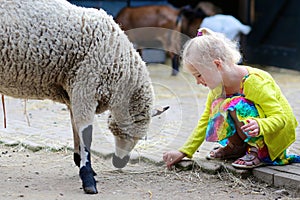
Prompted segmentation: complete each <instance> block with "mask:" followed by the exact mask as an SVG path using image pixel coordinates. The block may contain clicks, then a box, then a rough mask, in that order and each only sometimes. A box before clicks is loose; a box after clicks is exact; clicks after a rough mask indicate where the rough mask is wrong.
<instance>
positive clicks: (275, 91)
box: [163, 28, 300, 168]
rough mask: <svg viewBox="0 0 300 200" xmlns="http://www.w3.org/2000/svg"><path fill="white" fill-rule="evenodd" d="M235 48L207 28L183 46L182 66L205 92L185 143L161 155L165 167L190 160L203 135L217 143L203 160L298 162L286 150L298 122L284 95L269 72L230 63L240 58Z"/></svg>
mask: <svg viewBox="0 0 300 200" xmlns="http://www.w3.org/2000/svg"><path fill="white" fill-rule="evenodd" d="M237 46H238V45H237V44H236V43H235V42H232V41H230V40H229V39H227V38H226V37H225V36H224V35H223V34H221V33H216V32H213V31H211V30H209V29H207V28H201V29H199V32H198V36H197V37H195V38H193V39H191V40H190V41H189V42H187V44H186V45H185V48H184V51H183V65H184V67H185V68H186V69H187V70H188V71H189V72H190V73H191V74H192V75H193V76H194V77H195V79H196V81H197V84H201V85H204V86H205V87H208V88H209V89H210V91H209V94H208V97H207V101H206V107H205V110H204V112H203V114H202V116H201V118H200V120H199V122H198V125H197V127H196V128H195V129H194V131H193V133H192V134H191V135H190V136H189V138H188V139H187V141H186V142H185V144H184V145H183V146H182V147H181V148H180V149H179V150H178V151H170V152H166V153H164V155H163V159H164V161H165V162H166V164H167V167H168V168H170V167H171V166H172V165H173V164H175V163H177V162H179V161H180V160H182V158H184V157H188V158H191V157H192V155H193V154H194V153H195V151H196V150H197V149H198V148H199V146H200V145H201V144H202V142H203V141H204V139H206V141H211V142H219V143H220V144H222V145H223V147H219V148H216V149H213V150H212V151H211V152H210V153H209V154H208V155H207V158H208V159H236V160H235V161H234V162H233V163H232V165H233V166H234V167H238V168H254V167H257V166H260V165H263V164H268V165H284V164H288V163H291V162H300V156H297V155H287V154H286V149H287V148H288V147H289V146H290V145H291V144H292V143H293V142H294V141H295V138H296V137H295V136H296V132H295V129H296V127H297V125H298V123H297V121H296V118H295V116H294V114H293V111H292V109H291V107H290V105H289V103H288V101H287V99H286V98H285V97H284V95H283V94H282V92H281V90H280V88H279V86H278V85H277V84H276V83H275V81H274V79H273V78H272V77H271V75H270V74H269V73H267V72H265V71H263V70H260V69H257V68H252V67H249V66H243V65H237V64H236V63H238V62H239V60H240V59H241V54H240V52H239V51H238V47H237Z"/></svg>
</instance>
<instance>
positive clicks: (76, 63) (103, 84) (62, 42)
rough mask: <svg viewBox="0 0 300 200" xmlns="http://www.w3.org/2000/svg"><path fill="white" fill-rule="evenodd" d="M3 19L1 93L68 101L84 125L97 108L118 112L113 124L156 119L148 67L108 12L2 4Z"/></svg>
mask: <svg viewBox="0 0 300 200" xmlns="http://www.w3.org/2000/svg"><path fill="white" fill-rule="evenodd" d="M0 20H1V23H0V93H2V94H5V95H9V96H12V97H16V98H25V99H51V100H54V101H57V102H61V103H65V104H66V105H67V106H68V107H69V108H70V109H71V110H72V112H73V115H75V117H77V118H76V119H75V121H76V122H78V123H79V125H80V123H82V124H84V123H86V121H89V120H90V119H89V118H88V117H86V116H89V114H90V113H89V112H90V111H91V110H93V109H92V108H93V107H94V106H95V105H96V107H97V109H96V112H97V113H101V112H103V111H105V110H107V109H109V110H111V112H112V116H113V119H114V123H120V124H128V123H131V122H132V120H134V119H133V118H134V116H136V115H138V114H140V113H143V115H144V117H145V118H146V119H147V120H150V119H149V118H150V117H149V116H150V114H151V110H150V109H151V107H152V99H153V91H152V86H151V80H150V78H149V73H148V71H147V68H146V65H145V63H144V62H143V61H142V59H141V57H140V55H139V54H138V53H137V52H136V51H135V49H134V48H133V45H132V44H131V43H130V41H129V40H128V38H127V36H126V35H125V34H124V32H123V31H122V30H121V29H120V27H119V26H118V25H117V24H116V23H115V22H114V20H113V18H112V17H111V16H110V15H108V14H107V13H106V12H105V11H104V10H101V9H100V10H98V9H92V8H82V7H78V6H75V5H72V4H70V3H69V2H67V1H65V0H38V1H37V0H2V1H1V4H0ZM82 102H84V104H85V106H79V105H82ZM80 113H81V114H80ZM79 125H78V126H79ZM112 129H113V128H112ZM125 130H128V128H126V129H125V128H124V129H123V131H125ZM144 131H145V130H137V131H136V132H137V133H136V134H135V133H133V132H131V133H132V134H133V136H138V137H140V136H141V135H139V134H143V133H144ZM138 132H141V133H138ZM114 134H118V133H117V132H114Z"/></svg>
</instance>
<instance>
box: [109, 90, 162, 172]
mask: <svg viewBox="0 0 300 200" xmlns="http://www.w3.org/2000/svg"><path fill="white" fill-rule="evenodd" d="M146 89H148V91H147V92H145V88H140V89H139V90H136V91H135V92H134V93H133V95H131V96H130V98H126V100H125V101H123V102H122V103H119V104H117V105H115V106H114V107H112V108H111V114H110V116H109V118H108V127H109V129H110V130H111V132H112V133H113V135H114V136H115V156H114V158H113V164H114V166H115V167H117V168H123V167H124V166H125V165H126V164H127V162H128V160H129V154H130V152H131V150H132V149H133V148H134V147H135V145H136V143H137V142H138V140H140V139H142V138H143V137H144V136H145V135H146V134H147V132H148V129H149V125H150V122H151V116H154V115H157V114H160V113H162V110H159V111H153V110H152V107H153V105H152V103H153V93H152V88H150V87H149V88H146ZM150 89H151V90H150Z"/></svg>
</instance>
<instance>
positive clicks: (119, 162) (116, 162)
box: [112, 154, 130, 169]
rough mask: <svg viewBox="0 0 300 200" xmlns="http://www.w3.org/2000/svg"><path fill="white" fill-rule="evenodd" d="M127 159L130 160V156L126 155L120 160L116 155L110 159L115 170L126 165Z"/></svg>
mask: <svg viewBox="0 0 300 200" xmlns="http://www.w3.org/2000/svg"><path fill="white" fill-rule="evenodd" d="M129 158H130V156H129V155H127V156H125V157H124V158H123V159H121V158H119V157H118V156H116V154H114V155H113V158H112V163H113V165H114V166H115V168H119V169H121V168H123V167H125V166H126V165H127V163H128V161H129Z"/></svg>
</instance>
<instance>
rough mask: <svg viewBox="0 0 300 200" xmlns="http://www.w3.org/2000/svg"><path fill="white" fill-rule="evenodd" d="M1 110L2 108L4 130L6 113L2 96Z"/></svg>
mask: <svg viewBox="0 0 300 200" xmlns="http://www.w3.org/2000/svg"><path fill="white" fill-rule="evenodd" d="M2 108H3V119H4V128H6V111H5V101H4V95H3V94H2Z"/></svg>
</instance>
